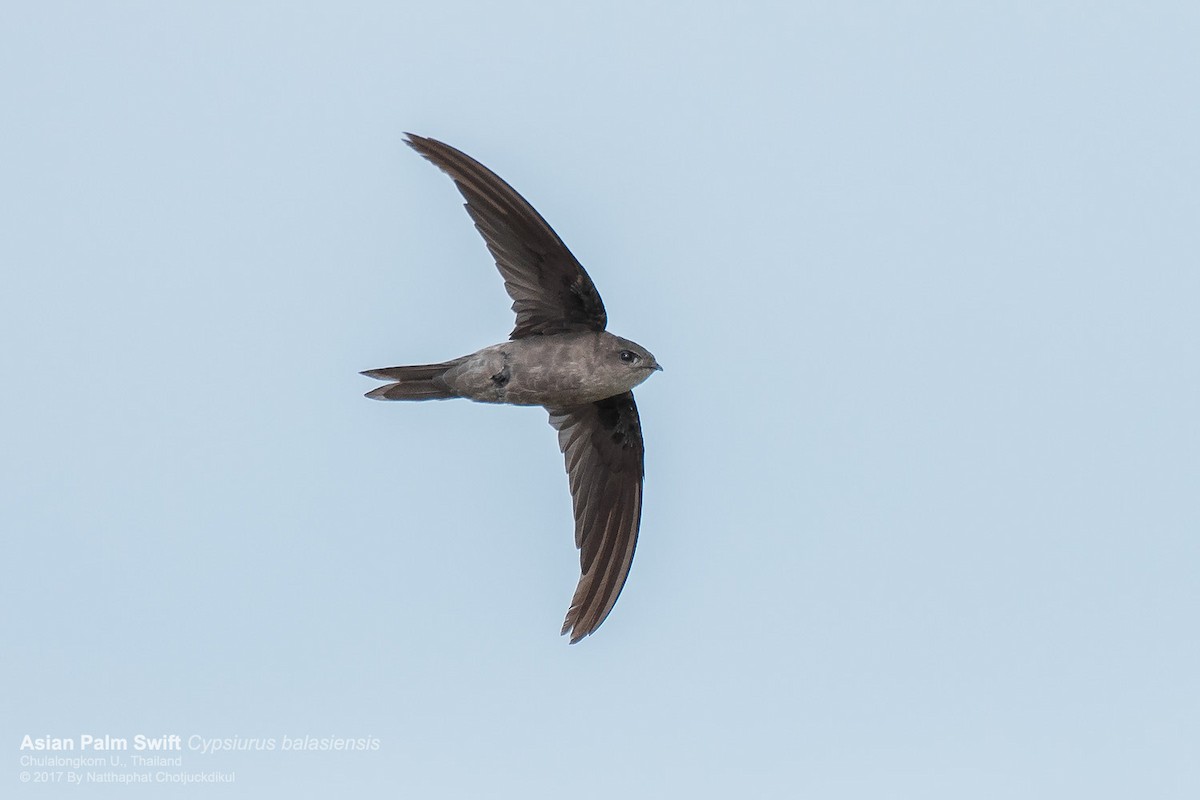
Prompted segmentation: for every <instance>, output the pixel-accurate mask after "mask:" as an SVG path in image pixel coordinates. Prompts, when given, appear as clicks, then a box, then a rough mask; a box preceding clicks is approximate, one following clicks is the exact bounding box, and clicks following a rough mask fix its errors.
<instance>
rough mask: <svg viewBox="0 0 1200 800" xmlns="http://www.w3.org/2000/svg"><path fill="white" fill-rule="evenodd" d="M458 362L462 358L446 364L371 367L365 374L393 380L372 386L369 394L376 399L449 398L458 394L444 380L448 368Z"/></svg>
mask: <svg viewBox="0 0 1200 800" xmlns="http://www.w3.org/2000/svg"><path fill="white" fill-rule="evenodd" d="M457 364H458V361H447V362H445V363H444V364H419V365H416V366H412V367H384V368H383V369H368V370H366V371H364V372H363V373H362V374H363V375H366V376H367V377H368V378H376V379H378V380H381V381H390V383H387V384H384V385H383V386H380V387H379V388H377V389H372V390H371V391H369V392H367V395H366V396H367V397H370V398H371V399H372V400H446V399H448V398H451V397H458V395H457V394H455V393H454V390H453V389H451V388H450V387H449V386H447V385H446V382H445V381H444V380H443V379H442V376H443V375H445V374H446V370H448V369H450V368H451V367H453V366H455V365H457Z"/></svg>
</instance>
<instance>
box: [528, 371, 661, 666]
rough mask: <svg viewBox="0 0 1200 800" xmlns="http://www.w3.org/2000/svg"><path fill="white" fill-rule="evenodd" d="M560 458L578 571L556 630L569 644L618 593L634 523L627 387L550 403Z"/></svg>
mask: <svg viewBox="0 0 1200 800" xmlns="http://www.w3.org/2000/svg"><path fill="white" fill-rule="evenodd" d="M549 411H550V424H551V425H553V426H554V427H555V428H557V429H558V445H559V447H560V448H561V449H562V451H563V455H564V456H565V457H566V462H567V474H568V475H569V477H570V482H571V497H572V499H573V500H574V506H575V546H576V547H578V548H579V566H580V569H581V571H582V575H581V576H580V578H579V585H578V586H577V587H576V589H575V596H574V597H573V598H571V608H570V610H569V611H568V612H567V618H566V621H565V622H563V629H562V632H563V633H564V634H565V633H567V631H570V632H571V644H575V643H576V642H578V641H579V640H580V639H582V638H583V637H585V636H588V635H589V634H591V633H593V632H594V631H595V630H596V629H597V628H599V627H600V623H602V622H604V618H605V617H607V616H608V612H610V611H611V610H612V607H613V604H614V603H616V602H617V597H618V596H619V595H620V594H621V588H622V587H623V586H624V585H625V577H626V576H627V575H628V574H629V565H630V564H631V563H633V551H634V548H635V547H636V546H637V536H638V526H639V525H640V524H641V521H642V473H643V467H642V463H643V455H644V452H645V451H644V448H643V446H642V426H641V423H640V421H639V420H638V411H637V405H636V404H635V403H634V402H633V392H626V393H625V394H620V395H617V396H616V397H610V398H608V399H606V400H600V401H597V402H595V403H590V404H588V405H583V406H572V407H571V408H552V409H549Z"/></svg>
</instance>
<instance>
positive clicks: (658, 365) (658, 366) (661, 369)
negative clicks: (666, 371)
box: [654, 362, 663, 372]
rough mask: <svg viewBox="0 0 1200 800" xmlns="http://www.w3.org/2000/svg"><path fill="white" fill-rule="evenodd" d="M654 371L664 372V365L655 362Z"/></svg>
mask: <svg viewBox="0 0 1200 800" xmlns="http://www.w3.org/2000/svg"><path fill="white" fill-rule="evenodd" d="M654 369H655V370H656V371H657V372H662V371H663V368H662V364H659V363H657V362H655V364H654Z"/></svg>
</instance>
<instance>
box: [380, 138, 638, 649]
mask: <svg viewBox="0 0 1200 800" xmlns="http://www.w3.org/2000/svg"><path fill="white" fill-rule="evenodd" d="M407 136H408V140H407V143H408V145H409V146H410V147H412V148H413V149H414V150H416V151H417V152H418V153H420V154H421V155H422V156H424V157H425V158H426V159H428V160H429V161H431V162H433V164H434V165H435V166H437V167H438V169H440V170H442V172H445V173H446V174H447V175H449V176H450V178H451V180H453V181H454V185H455V186H457V187H458V191H459V192H460V193H462V196H463V197H464V198H466V201H467V202H466V209H467V213H468V214H470V215H471V219H472V220H474V221H475V228H476V229H477V230H478V231H479V233H480V234H481V235H482V236H483V239H484V241H485V242H486V243H487V247H488V250H490V251H491V253H492V256H493V257H494V258H495V260H496V266H497V268H499V270H500V275H501V276H502V277H503V278H504V288H505V289H506V290H507V291H508V294H509V296H510V297H511V298H512V300H513V303H512V309H513V311H514V312H516V315H517V324H516V327H515V328H513V331H512V333H511V334H510V335H509V341H507V342H504V343H503V344H496V345H492V346H491V347H485V348H483V349H482V350H480V351H478V352H476V353H472V354H470V355H467V356H463V357H462V358H456V359H454V360H453V361H444V362H442V363H440V364H423V365H419V366H407V367H386V368H384V369H372V370H367V371H365V372H363V373H362V374H363V375H366V376H368V377H371V378H377V379H379V380H382V381H387V383H385V384H384V385H382V386H379V387H378V388H376V389H374V390H372V391H370V392H368V393H367V397H370V398H373V399H375V400H445V399H449V398H452V397H464V398H466V399H468V400H474V401H476V402H480V403H508V404H511V405H519V406H543V407H545V408H546V410H547V411H549V412H550V424H551V425H552V426H554V428H555V429H557V430H558V446H559V448H560V449H561V450H562V453H563V456H564V458H565V460H566V465H567V475H568V479H569V480H568V482H569V484H570V488H571V498H572V500H573V505H574V512H575V546H576V547H578V548H579V565H580V571H581V575H580V578H579V584H578V586H577V587H576V589H575V596H574V597H573V598H572V599H571V607H570V609H569V610H568V611H567V618H566V621H565V622H563V627H562V633H563V634H564V635H565V634H567V633H570V635H571V644H575V643H576V642H578V641H580V640H581V639H583V638H584V637H585V636H589V635H591V634H592V633H594V632H595V631H596V629H597V628H599V627H600V624H601V623H602V622H604V620H605V618H606V617H607V616H608V614H609V612H610V611H612V608H613V605H614V604H615V603H616V602H617V596H618V595H620V594H621V588H622V587H623V586H624V585H625V578H626V576H628V574H629V565H630V564H631V563H632V561H633V551H634V548H635V547H636V545H637V537H638V527H639V526H640V525H641V518H642V475H643V467H642V462H643V454H644V450H643V446H642V426H641V422H640V420H639V419H638V411H637V405H636V404H635V403H634V401H633V391H632V389H633V388H634V387H635V386H637V385H638V384H640V383H642V382H643V381H644V380H646V379H647V378H649V377H650V375H651V373H653V372H654V371H656V370H661V369H662V367H660V366H659V364H658V361H657V360H655V358H654V356H653V355H652V354H651V353H650V351H649V350H647V349H646V348H644V347H642V346H641V345H639V344H637V343H635V342H631V341H630V340H628V339H622V338H621V337H619V336H614V335H613V334H611V333H608V332H607V331H605V326H606V324H607V321H608V318H607V315H606V314H605V312H604V303H603V302H602V301H601V300H600V294H599V293H598V292H597V291H596V287H595V286H594V285H593V284H592V279H591V278H589V277H588V274H587V272H585V271H584V269H583V265H581V264H580V263H579V261H577V260H576V259H575V256H573V255H571V251H570V250H568V249H567V246H566V245H565V244H563V242H562V240H561V239H559V238H558V234H556V233H555V232H554V230H553V229H552V228H551V227H550V226H549V225H548V224H547V223H546V220H544V219H542V216H541V215H540V214H539V213H538V212H537V211H536V210H534V208H533V206H531V205H530V204H529V203H528V202H527V201H526V200H525V198H523V197H521V195H519V194H517V192H516V190H514V189H513V188H512V187H511V186H509V185H508V184H507V183H505V182H504V181H503V180H501V179H500V177H499V176H498V175H496V174H495V173H494V172H492V171H491V170H489V169H488V168H487V167H485V166H483V165H482V164H480V163H479V162H478V161H476V160H475V159H473V158H471V157H470V156H468V155H467V154H465V153H463V152H460V151H459V150H456V149H454V148H453V147H451V146H450V145H447V144H443V143H442V142H439V141H437V140H436V139H428V138H425V137H423V136H417V135H415V134H411V133H410V134H407Z"/></svg>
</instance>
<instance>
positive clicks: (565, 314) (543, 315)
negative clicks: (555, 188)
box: [407, 133, 607, 339]
mask: <svg viewBox="0 0 1200 800" xmlns="http://www.w3.org/2000/svg"><path fill="white" fill-rule="evenodd" d="M407 135H408V144H409V146H410V147H412V148H413V149H414V150H416V151H417V152H418V153H420V154H421V155H423V156H424V157H425V158H427V159H429V160H430V161H432V162H433V163H434V164H436V165H437V167H438V168H439V169H441V170H442V172H445V173H446V174H447V175H449V176H450V177H451V178H453V179H454V184H455V185H456V186H457V187H458V191H459V192H461V193H462V196H463V197H465V198H466V199H467V203H466V208H467V213H468V214H470V215H471V219H473V220H475V227H476V228H477V229H478V230H479V232H480V233H481V234H483V238H484V240H485V241H486V242H487V246H488V249H489V250H491V251H492V256H494V257H495V259H496V266H497V267H499V269H500V274H501V275H502V276H503V277H504V288H505V289H507V290H508V295H509V297H511V298H512V299H513V305H512V307H513V311H515V312H517V326H516V327H515V328H513V332H512V334H511V336H510V338H512V339H520V338H521V337H523V336H532V335H534V334H539V333H564V332H566V331H583V330H592V331H602V330H604V326H605V324H606V323H607V317H606V316H605V313H604V303H603V302H602V301H601V300H600V294H599V293H598V292H597V291H596V287H595V286H594V285H593V284H592V279H591V278H589V277H588V274H587V273H586V272H584V270H583V266H582V265H581V264H580V263H579V262H578V261H576V260H575V256H573V255H571V251H570V250H568V249H567V246H566V245H565V244H563V243H562V239H559V238H558V234H556V233H555V232H554V230H553V229H552V228H551V227H550V226H549V225H547V224H546V220H544V219H542V216H541V215H540V214H538V212H537V211H535V210H534V208H533V206H531V205H529V203H528V202H526V201H525V198H523V197H521V195H519V194H517V192H516V191H515V190H514V189H513V188H512V187H511V186H509V185H508V184H507V183H505V182H504V181H503V180H501V179H500V177H499V176H498V175H496V173H494V172H492V171H491V170H490V169H488V168H487V167H485V166H483V165H482V164H480V163H479V162H478V161H476V160H475V159H473V158H471V157H470V156H468V155H467V154H465V153H462V152H460V151H458V150H455V149H454V148H453V147H451V146H450V145H448V144H443V143H442V142H439V141H437V140H436V139H427V138H425V137H423V136H417V135H415V134H412V133H410V134H407Z"/></svg>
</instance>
